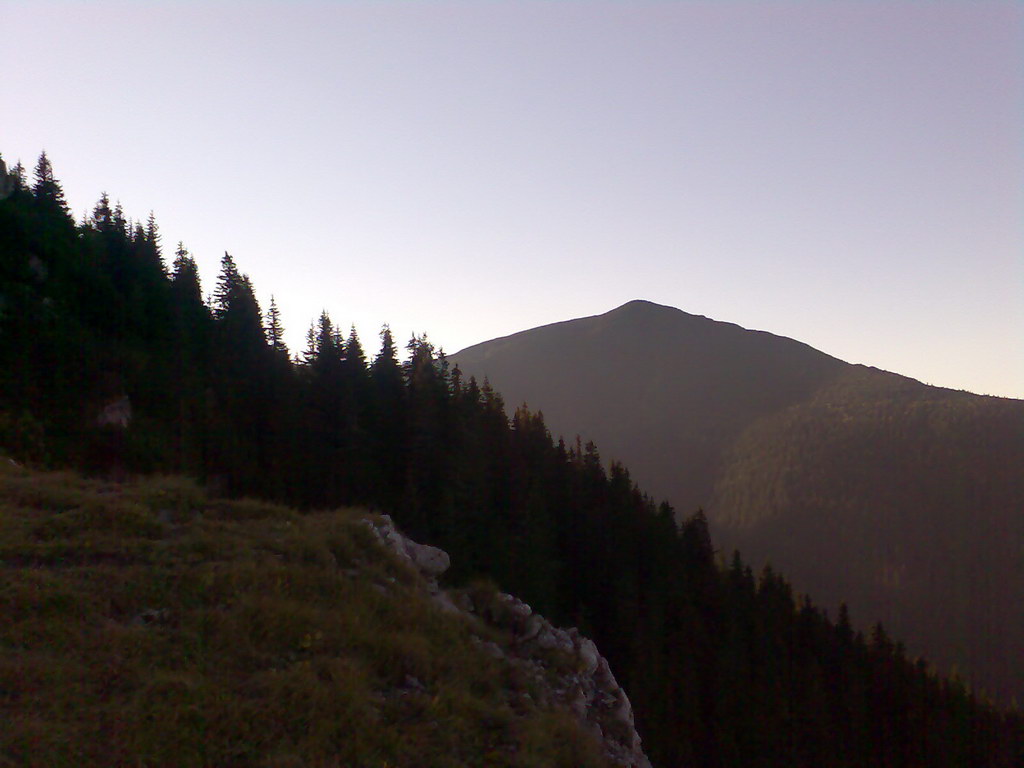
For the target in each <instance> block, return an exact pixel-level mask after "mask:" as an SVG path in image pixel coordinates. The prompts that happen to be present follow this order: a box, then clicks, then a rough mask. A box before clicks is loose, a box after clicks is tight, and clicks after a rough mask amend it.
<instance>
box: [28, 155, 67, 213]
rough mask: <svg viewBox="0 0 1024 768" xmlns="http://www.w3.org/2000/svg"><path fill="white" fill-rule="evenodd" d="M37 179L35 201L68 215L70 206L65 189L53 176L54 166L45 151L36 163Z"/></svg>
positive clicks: (34, 190) (34, 188)
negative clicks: (65, 197)
mask: <svg viewBox="0 0 1024 768" xmlns="http://www.w3.org/2000/svg"><path fill="white" fill-rule="evenodd" d="M35 177H36V180H35V184H34V185H33V187H32V194H33V195H34V196H35V199H36V200H37V201H38V202H40V203H42V204H43V205H44V206H46V207H47V208H49V209H50V210H52V211H55V212H60V213H62V214H65V215H67V213H68V204H67V201H66V200H65V199H64V189H63V188H62V187H61V185H60V182H59V181H57V179H56V177H55V176H54V175H53V165H52V164H51V163H50V159H49V158H48V157H47V156H46V152H45V151H44V152H42V153H40V155H39V160H38V161H37V162H36V168H35Z"/></svg>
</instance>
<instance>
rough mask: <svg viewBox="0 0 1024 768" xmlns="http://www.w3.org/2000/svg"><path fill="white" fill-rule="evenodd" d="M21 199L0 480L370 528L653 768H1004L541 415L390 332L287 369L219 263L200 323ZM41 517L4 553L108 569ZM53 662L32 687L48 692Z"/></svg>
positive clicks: (83, 510) (23, 188)
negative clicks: (326, 512) (520, 633)
mask: <svg viewBox="0 0 1024 768" xmlns="http://www.w3.org/2000/svg"><path fill="white" fill-rule="evenodd" d="M26 176H27V174H25V173H24V172H23V171H21V170H20V169H18V170H16V171H15V173H14V174H12V175H9V176H8V179H9V182H8V184H7V188H6V189H0V452H3V453H6V454H8V455H11V456H14V457H16V458H18V459H19V460H20V461H23V462H26V463H28V464H31V465H37V466H43V467H46V466H50V467H69V466H71V467H76V468H78V469H82V470H85V471H87V472H88V473H91V474H92V475H96V476H100V477H106V478H122V477H131V476H135V475H140V474H146V473H154V472H159V473H174V474H184V475H187V476H192V477H194V478H196V479H197V480H198V481H199V482H201V483H203V484H205V486H206V487H207V488H209V489H210V493H211V496H212V498H215V499H217V500H220V499H222V498H227V499H238V498H241V497H246V496H248V497H255V498H259V499H261V500H264V501H266V500H270V501H274V502H280V503H287V504H288V505H291V506H292V507H294V508H296V509H297V512H296V513H295V514H303V515H310V516H312V518H313V519H314V520H315V518H316V515H317V514H319V513H318V512H317V510H323V509H333V508H336V507H339V506H361V507H366V508H369V509H373V510H377V511H384V512H388V513H389V514H391V515H392V516H393V517H394V519H395V520H396V521H397V522H398V524H399V525H400V526H401V527H402V528H403V530H405V531H407V532H408V533H409V534H410V535H411V536H412V537H413V538H415V539H416V540H418V541H424V542H429V543H430V544H433V545H437V546H440V547H443V548H444V549H445V550H447V551H448V552H450V553H451V555H452V561H453V567H452V570H451V571H450V572H449V574H448V578H449V579H450V580H451V582H450V583H452V584H468V583H471V582H472V581H473V580H474V579H490V580H492V581H493V582H494V583H496V584H497V585H498V587H500V589H502V590H504V591H507V592H509V593H512V594H515V595H517V596H518V597H521V598H522V599H524V600H526V601H527V602H528V603H529V604H530V605H532V606H533V608H535V609H537V610H538V611H540V612H541V613H543V614H544V615H545V616H548V617H550V618H551V619H552V620H553V621H554V622H555V623H556V624H558V625H562V626H576V627H578V628H579V629H580V631H581V632H582V633H583V634H585V635H586V636H588V637H592V638H593V639H594V640H595V641H596V642H597V645H598V647H599V648H600V649H601V651H602V653H603V654H605V656H606V657H607V659H608V662H609V663H610V665H611V669H612V670H614V673H615V678H616V679H617V680H618V682H619V683H620V684H621V685H622V687H623V688H624V689H625V690H626V691H627V692H628V695H629V699H630V701H631V702H632V704H633V707H634V711H635V714H636V725H637V728H638V730H639V732H640V734H641V736H642V738H643V744H644V747H645V750H646V752H647V754H648V755H649V756H650V758H651V761H652V763H653V764H654V765H655V766H659V767H661V766H664V767H666V768H667V767H669V766H692V765H702V766H737V767H738V766H743V767H744V768H747V767H748V766H792V765H815V766H823V767H827V766H853V765H856V766H862V765H879V766H881V765H935V766H951V767H952V766H962V765H992V766H1009V765H1013V764H1014V762H1015V761H1019V759H1020V757H1021V754H1022V753H1021V750H1022V748H1024V734H1022V730H1021V719H1020V717H1019V715H1018V714H1017V713H1015V712H1007V711H1004V710H999V709H997V708H995V707H993V706H991V705H990V704H988V703H986V702H985V701H983V700H980V699H978V698H977V697H975V696H973V695H972V694H971V693H970V692H969V691H967V690H965V689H964V687H963V686H962V685H960V684H959V683H957V682H956V681H950V680H947V679H944V678H943V677H941V676H939V675H936V674H935V671H934V670H933V669H931V668H929V666H928V665H927V663H925V662H915V661H914V660H912V659H911V658H908V656H907V653H906V650H905V648H904V647H903V646H902V645H901V644H900V643H899V642H898V640H896V639H895V638H893V637H892V636H891V635H890V633H889V632H887V631H886V630H885V629H884V628H882V627H875V628H873V629H872V630H871V631H869V632H866V633H858V632H856V631H855V630H854V628H853V627H852V626H851V621H850V617H849V615H847V613H846V612H845V611H840V612H833V616H834V618H833V617H830V616H828V615H826V613H825V612H824V611H822V610H821V609H820V608H818V607H816V606H815V605H814V603H812V602H811V600H810V599H808V598H798V597H797V596H796V595H795V594H794V592H793V589H792V588H791V586H790V585H789V583H788V582H787V581H786V579H785V578H784V577H783V576H781V575H780V574H779V572H778V571H777V570H772V569H765V570H762V571H759V572H758V573H757V574H755V573H754V572H753V571H752V570H751V568H750V567H749V566H748V565H746V564H745V563H744V562H743V560H742V559H740V558H739V557H736V558H733V559H732V560H731V561H730V562H729V563H721V562H718V561H717V560H716V558H715V556H714V547H713V545H712V542H711V539H710V537H709V533H708V526H707V521H706V519H705V517H704V516H703V515H701V514H694V515H682V516H681V519H680V518H679V516H677V515H676V513H675V511H674V510H673V508H672V507H671V506H670V505H668V504H667V503H660V504H659V503H658V502H656V501H655V500H653V499H652V498H651V497H650V496H648V495H646V494H644V493H643V492H642V491H641V490H640V488H639V487H638V486H637V485H636V483H634V481H633V479H632V477H631V475H630V473H629V472H628V471H627V470H626V469H625V468H624V467H623V465H622V464H620V463H612V464H611V465H610V466H609V465H608V464H607V463H606V462H605V461H604V460H603V459H602V457H601V455H600V453H599V452H598V449H597V447H596V445H594V444H593V443H588V444H576V445H566V444H564V443H563V442H555V441H553V440H552V438H551V434H550V432H549V431H548V428H547V426H546V424H545V421H544V419H543V418H542V417H541V416H540V415H539V414H537V413H534V412H531V411H529V410H527V409H523V408H518V409H516V410H515V412H514V413H512V414H506V412H505V408H504V402H503V399H502V397H501V396H500V395H499V394H498V393H497V392H496V391H495V390H494V389H492V388H491V387H489V386H487V385H486V384H485V385H479V384H478V383H477V381H476V380H474V379H472V378H471V377H467V376H465V375H463V374H462V373H461V372H460V371H459V370H458V369H457V368H454V367H452V366H451V365H450V364H449V363H448V361H446V360H445V359H444V358H443V357H442V356H440V355H438V354H437V353H436V352H435V350H434V349H433V347H432V346H431V345H430V344H429V343H428V342H427V341H426V340H425V339H424V338H422V337H418V338H417V337H414V338H413V339H411V340H410V342H409V344H408V345H407V351H408V358H407V359H406V360H404V361H400V360H399V358H398V353H397V350H396V348H395V343H394V341H393V339H392V337H391V334H390V332H389V331H388V330H387V329H384V330H383V331H382V333H381V339H380V347H379V352H377V354H375V355H373V356H372V357H371V358H370V359H368V358H367V355H366V354H365V353H364V351H363V347H362V345H361V343H360V340H359V338H358V336H357V335H356V334H355V333H354V332H352V333H349V334H343V333H342V332H340V331H339V329H338V327H337V325H336V324H335V323H334V322H333V321H332V319H331V318H330V317H329V316H328V315H327V314H326V313H324V314H321V316H320V317H319V318H318V319H316V320H315V321H314V323H313V324H312V326H311V328H310V334H309V337H308V338H309V342H308V346H307V348H306V349H305V350H304V351H303V352H302V353H301V354H299V355H297V356H294V357H293V356H292V355H291V354H290V352H289V350H287V349H286V348H285V346H284V344H283V343H282V335H281V329H282V322H283V319H282V318H281V317H280V315H279V313H277V312H276V311H275V309H274V306H273V304H272V305H271V306H270V307H269V308H268V310H267V311H266V312H265V313H264V312H262V311H261V308H260V306H259V304H258V302H257V301H256V298H255V292H254V289H253V286H252V284H251V281H250V280H249V278H248V277H247V276H246V275H245V274H244V273H243V272H242V271H241V270H240V269H239V266H238V264H237V263H236V262H235V260H234V259H233V258H232V257H231V256H229V255H228V254H225V255H224V258H223V259H222V261H221V271H220V274H219V276H218V278H217V283H216V288H215V290H214V291H213V293H212V298H211V300H210V301H209V302H207V301H205V300H204V299H203V295H204V292H203V291H202V290H201V289H200V283H199V275H198V271H197V269H196V264H195V261H194V260H193V259H192V257H191V256H190V255H189V253H188V251H187V249H186V248H185V247H184V246H183V245H181V244H179V246H178V247H177V248H176V249H175V253H174V254H173V257H172V258H171V257H168V258H165V256H164V249H163V247H162V245H161V241H160V235H159V231H158V229H157V226H156V223H155V220H154V219H153V218H152V217H150V220H149V221H148V222H147V223H146V224H144V225H142V224H136V223H133V222H131V221H129V220H128V219H127V217H126V216H125V214H124V213H123V212H122V211H121V210H120V207H119V206H117V205H116V204H115V205H111V203H110V200H109V199H108V198H107V197H106V196H103V197H101V199H100V201H99V202H98V203H97V205H96V206H95V208H94V210H93V212H92V214H91V215H90V216H88V217H87V218H86V220H85V221H83V222H82V223H80V224H75V222H74V221H73V220H72V219H71V217H70V216H69V215H68V212H67V208H66V205H65V203H64V201H63V194H62V191H61V187H60V184H59V182H58V181H57V180H56V178H55V176H54V172H53V168H52V166H51V165H50V163H49V161H48V160H47V158H46V157H45V156H43V157H41V158H40V160H39V162H38V163H37V164H36V170H35V174H34V176H35V179H34V181H33V182H32V183H29V181H28V180H27V178H26ZM168 261H170V262H171V263H170V264H168V263H167V262H168ZM825 365H831V363H829V362H828V360H827V359H826V360H825ZM218 503H219V501H218ZM218 508H219V507H218ZM52 512H53V510H47V511H46V514H45V515H44V517H45V518H46V520H43V519H41V518H40V519H35V518H33V517H32V516H33V515H36V512H33V511H32V510H29V512H28V513H27V515H28V517H27V518H26V519H24V520H22V521H21V522H16V524H15V525H14V529H15V532H16V533H17V535H18V536H21V537H22V540H21V542H20V543H19V545H18V546H19V547H22V545H24V546H25V547H28V548H30V549H41V550H46V551H50V550H51V549H53V547H56V549H57V550H58V553H57V554H58V555H59V556H64V555H66V558H65V560H64V563H65V564H67V565H69V566H70V567H77V566H76V560H75V558H78V557H80V556H81V552H82V551H83V547H84V551H88V548H89V547H90V546H91V545H95V544H96V543H97V541H98V542H99V543H101V544H102V543H104V542H109V541H110V539H111V537H113V539H114V541H113V544H114V546H115V547H116V545H117V539H118V531H119V530H120V528H119V527H118V526H120V525H121V522H122V521H117V520H115V521H109V520H107V518H106V517H105V516H104V515H103V514H100V517H99V524H100V526H101V528H102V526H103V525H107V522H109V523H110V526H113V527H109V526H108V528H106V529H103V535H102V536H100V535H99V534H97V536H96V537H93V536H91V535H90V536H85V537H84V540H83V537H77V536H73V537H71V538H72V539H73V540H71V541H65V539H67V538H68V536H67V535H66V534H67V533H68V530H69V529H68V526H69V525H70V526H72V528H73V527H74V525H77V524H78V523H82V522H83V521H84V522H86V523H89V522H90V521H93V520H94V516H95V514H96V510H95V509H94V506H93V505H91V504H79V503H77V502H72V503H71V505H70V506H69V507H67V508H66V509H61V510H57V513H56V514H51V513H52ZM65 512H68V513H69V514H67V515H65V514H64V513H65ZM136 513H138V514H142V513H141V512H140V511H139V510H136V511H135V512H133V513H132V514H131V515H129V519H128V522H129V523H130V522H131V520H132V519H134V517H137V516H138V515H137V514H136ZM19 514H21V513H19ZM289 514H291V513H289ZM143 517H145V515H144V514H143ZM105 520H107V522H104V521H105ZM150 522H152V521H150ZM44 523H45V524H44ZM140 524H143V525H144V527H145V525H149V523H145V522H143V523H140ZM311 524H314V525H315V523H311ZM72 532H73V531H72ZM55 541H56V544H54V542H55ZM236 543H237V544H238V545H239V546H241V542H236ZM221 545H223V546H234V544H232V543H231V542H230V541H228V542H221V543H220V544H218V543H216V542H211V541H210V540H209V539H201V541H200V542H199V544H198V545H197V549H196V551H195V552H194V556H195V565H196V567H197V568H202V567H205V566H206V565H207V564H209V563H211V562H215V561H216V559H217V551H219V548H220V547H221ZM204 547H206V549H204ZM62 548H63V549H62ZM172 548H173V547H172ZM211 549H212V550H214V551H210V550H211ZM61 552H63V553H64V555H61ZM115 555H116V553H115ZM309 556H310V558H312V559H313V560H317V559H318V558H319V557H320V555H318V554H317V551H316V547H311V548H310V550H309ZM21 557H23V555H19V554H17V553H15V554H14V556H13V557H11V558H8V557H7V556H6V555H4V556H0V560H3V564H2V566H0V567H3V568H8V567H12V568H18V567H21V566H22V565H23V564H24V563H23V562H22V561H21V560H20V559H19V558H21ZM261 557H262V555H261ZM302 557H303V555H301V552H300V553H299V559H302ZM115 559H116V557H115ZM114 564H115V565H116V563H114ZM281 575H282V578H288V574H287V573H282V574H281ZM58 586H59V585H58V584H56V583H54V582H52V581H46V580H45V579H44V580H43V581H42V582H41V583H40V584H39V589H38V590H36V591H34V592H33V591H32V589H29V590H28V591H27V593H25V594H23V595H22V598H20V600H21V602H20V603H19V607H18V610H19V611H22V612H23V614H24V615H25V616H26V617H27V621H28V622H29V625H30V626H32V625H33V622H36V621H37V620H38V621H44V620H45V618H46V616H47V615H48V614H47V611H48V610H50V607H51V606H52V604H53V601H54V600H56V603H57V605H58V606H59V605H65V604H66V600H65V601H64V602H61V601H62V600H64V598H63V597H61V592H60V590H58V589H57V587H58ZM105 592H106V587H103V588H102V589H100V590H99V592H98V594H99V595H103V594H105ZM72 607H73V606H72ZM856 618H859V617H856ZM326 634H327V633H326V632H325V635H326ZM314 636H315V635H314ZM27 637H29V635H24V636H23V639H24V638H27ZM18 642H21V641H18ZM41 642H42V644H43V648H42V650H45V651H47V653H50V652H51V651H52V650H53V648H51V647H50V644H51V641H50V640H47V639H45V638H44V639H43V640H42V641H41ZM198 650H199V651H202V650H203V648H202V646H200V647H199V649H198ZM415 652H416V653H417V654H425V655H426V656H427V657H429V656H430V655H431V651H430V649H429V648H423V647H420V648H419V650H417V651H415ZM50 655H51V656H54V654H52V653H50ZM56 656H57V657H59V654H56ZM51 661H52V659H51ZM51 661H46V660H45V659H41V660H40V664H41V667H40V670H39V674H40V675H44V676H45V675H51V674H59V670H57V671H55V670H54V668H51V667H49V666H48V665H49V664H50V663H51ZM210 663H217V664H222V663H232V662H231V656H230V654H228V655H227V656H226V657H223V658H218V660H217V661H216V662H213V661H211V662H210ZM424 663H425V664H428V665H429V664H430V663H431V662H430V661H429V659H427V660H426V661H424ZM140 668H141V669H145V668H146V665H145V664H142V666H141V667H140ZM5 690H6V689H5ZM214 693H216V692H214ZM3 695H7V694H3ZM4 705H5V706H11V707H12V708H13V710H14V711H15V712H16V713H25V712H26V711H28V712H29V714H31V711H30V710H25V709H23V707H22V705H21V704H19V702H18V701H11V700H9V699H5V700H4ZM140 706H142V705H141V704H140ZM114 714H116V712H115V713H114ZM317 725H319V724H317ZM324 727H325V728H327V727H328V726H326V725H324ZM5 757H6V756H5ZM539 764H544V762H543V761H542V760H541V761H540V762H539Z"/></svg>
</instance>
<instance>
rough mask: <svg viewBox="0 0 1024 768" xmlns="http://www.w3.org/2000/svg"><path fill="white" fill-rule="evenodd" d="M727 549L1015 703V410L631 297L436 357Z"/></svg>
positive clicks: (1019, 489)
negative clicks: (525, 409)
mask: <svg viewBox="0 0 1024 768" xmlns="http://www.w3.org/2000/svg"><path fill="white" fill-rule="evenodd" d="M451 359H452V362H453V363H457V364H458V366H459V367H460V369H461V370H462V371H463V372H464V373H465V374H466V375H467V376H468V375H475V376H476V377H477V378H480V379H483V378H484V377H486V378H488V379H489V381H490V383H491V384H492V385H493V386H494V387H495V388H496V389H498V390H499V391H500V392H502V393H503V394H504V395H505V398H506V401H507V402H509V404H510V405H516V404H519V403H522V402H527V403H528V404H529V405H530V406H531V407H532V408H534V409H539V410H541V411H542V412H543V413H544V417H545V420H546V422H547V424H548V426H549V427H550V428H551V430H552V431H553V432H555V433H560V434H562V435H564V436H566V438H567V439H572V438H575V436H576V435H580V436H581V437H582V439H583V440H591V439H592V440H594V441H595V442H596V443H597V445H598V448H599V449H600V450H601V453H602V455H603V456H604V457H605V458H606V459H614V460H621V461H622V462H624V463H625V464H626V465H627V466H629V468H630V471H631V472H632V475H633V477H634V479H636V480H637V481H638V483H639V484H640V486H641V487H642V488H644V489H645V490H647V491H649V492H651V493H653V494H655V495H657V496H659V497H662V496H664V497H667V498H668V499H669V500H670V501H671V502H672V503H673V504H674V506H675V507H676V509H677V510H678V511H679V512H680V513H683V514H688V513H689V512H691V511H692V510H693V509H695V508H697V507H703V508H704V509H705V511H706V512H707V514H708V516H709V519H710V521H711V524H712V528H713V532H714V534H715V536H716V544H717V545H718V546H720V547H721V548H722V549H723V550H724V551H725V553H726V554H727V553H728V552H729V551H731V549H732V548H733V547H739V548H740V549H741V551H742V552H743V553H744V556H745V559H747V560H749V561H751V562H754V563H763V562H766V561H770V562H771V564H772V565H773V566H774V567H777V568H778V569H780V570H782V571H783V572H784V573H786V574H787V576H789V577H790V578H791V579H792V581H793V582H794V584H795V586H796V587H797V588H798V589H802V590H804V591H807V592H809V593H810V594H811V595H812V596H813V597H814V598H815V600H816V602H818V603H821V604H825V605H833V606H835V605H837V604H838V603H839V602H840V601H845V602H847V603H848V605H849V607H850V609H851V612H852V614H853V616H854V619H855V620H859V621H860V622H861V623H862V624H864V625H866V624H867V623H869V622H872V623H873V622H874V621H876V620H880V621H882V622H883V623H884V625H885V626H886V628H887V629H889V630H892V631H893V633H894V634H895V635H896V636H898V637H901V638H905V639H906V641H907V642H908V645H909V650H910V651H911V652H912V653H924V654H926V655H927V656H928V657H929V659H930V660H932V661H934V662H935V663H936V664H937V666H938V668H939V670H940V671H942V672H946V673H948V672H950V671H951V670H954V671H957V672H958V673H959V674H961V675H964V676H966V677H967V678H968V679H969V680H970V681H971V682H973V683H975V684H977V685H978V686H979V687H981V688H982V689H984V690H986V691H989V692H991V693H993V694H995V695H998V696H1000V697H1001V698H1008V697H1010V696H1014V695H1015V696H1018V697H1020V696H1021V695H1022V694H1024V657H1022V654H1021V653H1020V650H1021V649H1022V648H1024V611H1021V609H1020V606H1021V605H1024V401H1020V400H1012V399H1005V398H996V397H983V396H979V395H973V394H970V393H966V392H958V391H953V390H949V389H942V388H938V387H931V386H926V385H924V384H921V383H920V382H917V381H914V380H913V379H909V378H906V377H903V376H898V375H896V374H893V373H888V372H885V371H880V370H878V369H875V368H868V367H865V366H861V365H851V364H849V363H845V362H843V361H841V360H838V359H836V358H834V357H830V356H829V355H826V354H824V353H823V352H819V351H818V350H815V349H813V348H811V347H809V346H807V345H806V344H803V343H800V342H798V341H794V340H792V339H787V338H784V337H780V336H775V335H772V334H770V333H765V332H761V331H749V330H746V329H743V328H741V327H739V326H737V325H733V324H731V323H722V322H717V321H714V320H710V319H708V318H706V317H700V316H695V315H690V314H687V313H685V312H682V311H680V310H678V309H674V308H671V307H666V306H661V305H658V304H653V303H651V302H647V301H631V302H629V303H628V304H625V305H623V306H621V307H619V308H617V309H615V310H612V311H611V312H607V313H605V314H603V315H597V316H594V317H586V318H580V319H577V320H570V321H567V322H562V323H556V324H553V325H547V326H543V327H540V328H534V329H532V330H528V331H523V332H521V333H517V334H514V335H511V336H507V337H504V338H500V339H495V340H493V341H488V342H485V343H483V344H478V345H475V346H473V347H469V348H467V349H465V350H463V351H461V352H459V353H458V354H456V355H453V356H452V358H451Z"/></svg>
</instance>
